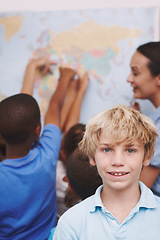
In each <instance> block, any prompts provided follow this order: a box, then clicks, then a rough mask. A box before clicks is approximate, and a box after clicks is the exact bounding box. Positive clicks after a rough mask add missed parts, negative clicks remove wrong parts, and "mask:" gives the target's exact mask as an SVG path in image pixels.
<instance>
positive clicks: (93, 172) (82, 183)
mask: <svg viewBox="0 0 160 240" xmlns="http://www.w3.org/2000/svg"><path fill="white" fill-rule="evenodd" d="M67 177H68V180H69V183H70V185H71V187H72V189H73V190H74V191H75V192H76V193H77V194H78V195H79V196H80V198H81V199H82V200H83V199H85V198H87V197H89V196H91V195H93V194H94V193H95V190H96V189H97V188H98V187H99V186H100V185H101V184H102V179H101V177H100V176H99V174H98V172H97V168H96V167H95V166H94V167H93V166H91V165H90V163H89V158H88V157H87V156H86V155H84V154H83V153H82V152H81V151H80V150H79V149H78V148H77V149H75V150H74V152H73V153H72V154H71V155H70V156H69V157H68V159H67Z"/></svg>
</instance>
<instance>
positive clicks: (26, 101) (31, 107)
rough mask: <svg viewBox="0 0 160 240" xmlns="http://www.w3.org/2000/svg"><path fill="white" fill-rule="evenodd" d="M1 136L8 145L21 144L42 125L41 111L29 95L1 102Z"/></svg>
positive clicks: (14, 96) (13, 97) (20, 95)
mask: <svg viewBox="0 0 160 240" xmlns="http://www.w3.org/2000/svg"><path fill="white" fill-rule="evenodd" d="M0 116H1V117H0V134H1V135H2V137H3V138H4V139H5V141H6V143H8V144H20V143H23V142H25V141H26V140H27V139H28V138H29V137H30V136H31V135H33V134H34V131H35V129H36V127H37V126H38V125H39V124H40V109H39V106H38V104H37V102H36V100H35V99H34V98H33V97H32V96H30V95H28V94H16V95H13V96H11V97H8V98H6V99H4V100H3V101H1V102H0Z"/></svg>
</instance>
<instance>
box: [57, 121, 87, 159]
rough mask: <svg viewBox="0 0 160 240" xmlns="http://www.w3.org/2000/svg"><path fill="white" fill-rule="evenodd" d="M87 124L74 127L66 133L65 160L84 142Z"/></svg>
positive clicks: (64, 139)
mask: <svg viewBox="0 0 160 240" xmlns="http://www.w3.org/2000/svg"><path fill="white" fill-rule="evenodd" d="M85 126H86V125H85V124H82V123H77V124H75V125H73V126H72V127H71V128H70V129H69V130H68V131H67V133H65V135H64V137H63V139H62V147H61V148H62V149H63V154H64V155H65V159H67V158H68V156H69V155H70V154H71V153H72V152H73V151H74V150H75V149H76V148H77V147H78V144H79V142H80V141H81V140H82V138H83V135H84V131H85Z"/></svg>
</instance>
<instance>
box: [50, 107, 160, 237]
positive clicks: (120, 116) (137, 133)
mask: <svg viewBox="0 0 160 240" xmlns="http://www.w3.org/2000/svg"><path fill="white" fill-rule="evenodd" d="M156 137H157V129H156V127H155V126H154V124H153V123H152V121H151V120H150V119H149V118H148V117H146V116H144V115H142V114H141V113H140V112H138V111H136V110H134V109H132V108H129V107H127V106H117V107H114V108H112V109H109V110H106V111H103V112H101V113H99V114H97V115H96V116H94V117H93V118H92V119H91V120H90V121H89V122H88V124H87V126H86V131H85V134H84V137H83V140H82V141H81V143H80V146H79V147H80V149H81V150H82V151H83V152H84V153H85V154H86V155H88V156H89V159H90V163H91V165H93V166H95V165H96V166H97V169H98V172H99V175H100V176H101V178H102V182H103V185H102V186H100V187H99V188H98V189H97V190H96V193H95V194H94V195H93V196H91V197H89V198H87V199H86V200H84V201H82V202H81V203H79V204H77V205H76V206H74V207H73V208H71V209H69V210H68V211H67V212H66V213H65V214H64V215H63V216H62V217H61V218H60V220H59V222H58V226H57V228H56V231H55V234H54V237H53V239H54V240H57V239H58V240H63V239H65V240H71V239H74V240H76V239H81V240H97V239H100V240H103V239H108V240H113V239H128V240H135V239H136V240H141V239H144V240H150V239H154V240H158V239H159V236H160V221H159V219H160V198H158V197H156V196H154V195H153V193H152V192H151V190H150V189H148V188H147V187H146V186H145V185H144V184H143V183H142V182H139V176H140V173H141V170H142V168H143V166H148V165H149V162H150V159H151V157H152V155H153V153H154V147H155V140H156Z"/></svg>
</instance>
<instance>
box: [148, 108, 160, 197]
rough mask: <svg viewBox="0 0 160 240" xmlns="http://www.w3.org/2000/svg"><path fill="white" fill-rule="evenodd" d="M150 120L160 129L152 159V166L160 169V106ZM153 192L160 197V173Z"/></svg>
mask: <svg viewBox="0 0 160 240" xmlns="http://www.w3.org/2000/svg"><path fill="white" fill-rule="evenodd" d="M150 118H151V119H152V121H153V122H154V124H155V125H156V127H157V129H158V138H157V139H156V145H155V151H154V156H153V157H152V158H151V162H150V165H151V166H154V167H160V106H159V107H158V108H156V109H155V111H154V112H153V113H152V114H151V115H150ZM151 190H152V191H153V193H154V194H156V195H157V196H159V197H160V173H159V175H158V177H157V178H156V181H155V182H154V184H153V186H152V188H151Z"/></svg>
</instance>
